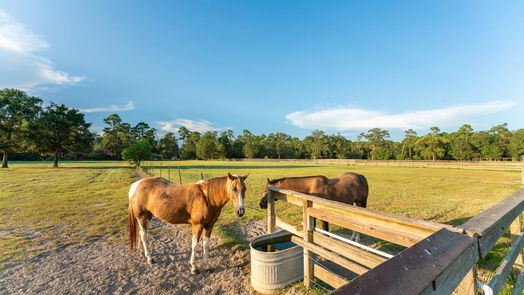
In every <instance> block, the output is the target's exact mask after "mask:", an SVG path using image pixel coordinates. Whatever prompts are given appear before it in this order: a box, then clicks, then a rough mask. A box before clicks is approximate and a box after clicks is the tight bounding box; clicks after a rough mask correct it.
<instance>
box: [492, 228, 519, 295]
mask: <svg viewBox="0 0 524 295" xmlns="http://www.w3.org/2000/svg"><path fill="white" fill-rule="evenodd" d="M523 246H524V232H521V234H520V236H519V238H518V239H517V240H516V241H515V243H513V246H512V247H511V250H510V251H509V253H508V255H506V257H504V260H502V263H501V264H500V265H499V267H497V270H496V272H495V276H494V277H493V279H491V282H489V286H490V287H491V289H492V290H493V293H494V294H498V293H499V292H500V290H502V287H503V286H504V283H505V282H506V279H507V278H508V275H509V272H510V271H511V269H512V268H513V264H514V263H515V260H516V259H517V257H518V255H519V254H520V253H521V252H522V247H523Z"/></svg>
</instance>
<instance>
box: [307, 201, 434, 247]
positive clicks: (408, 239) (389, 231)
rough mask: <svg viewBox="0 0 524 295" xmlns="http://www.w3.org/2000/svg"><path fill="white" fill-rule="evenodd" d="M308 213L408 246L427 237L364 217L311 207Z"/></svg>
mask: <svg viewBox="0 0 524 295" xmlns="http://www.w3.org/2000/svg"><path fill="white" fill-rule="evenodd" d="M308 214H309V215H311V216H313V217H315V218H318V219H321V220H325V221H327V222H330V223H333V224H336V225H339V226H342V227H345V228H349V229H352V230H356V231H358V232H361V233H364V234H367V235H370V236H373V237H376V238H379V239H382V240H385V241H388V242H392V243H395V244H399V245H402V246H406V247H409V246H412V245H414V244H416V243H417V242H419V241H420V240H422V239H424V238H425V237H426V236H418V235H417V236H415V235H412V234H410V233H406V232H403V231H398V230H395V229H394V228H387V227H382V226H378V225H376V224H371V223H369V222H366V220H363V219H353V218H348V217H342V216H339V215H335V214H333V213H329V212H326V211H323V210H319V209H315V208H309V209H308ZM428 235H429V234H428Z"/></svg>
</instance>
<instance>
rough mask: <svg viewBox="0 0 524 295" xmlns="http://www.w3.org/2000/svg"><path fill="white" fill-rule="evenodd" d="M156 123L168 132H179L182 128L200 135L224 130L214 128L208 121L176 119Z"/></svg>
mask: <svg viewBox="0 0 524 295" xmlns="http://www.w3.org/2000/svg"><path fill="white" fill-rule="evenodd" d="M156 123H157V124H158V125H160V129H162V130H164V131H166V132H178V128H180V127H182V126H183V127H186V128H187V129H189V130H191V131H198V132H200V133H203V132H207V131H218V130H221V129H223V128H219V127H216V126H214V125H213V123H211V122H209V121H206V120H189V119H176V120H173V121H157V122H156Z"/></svg>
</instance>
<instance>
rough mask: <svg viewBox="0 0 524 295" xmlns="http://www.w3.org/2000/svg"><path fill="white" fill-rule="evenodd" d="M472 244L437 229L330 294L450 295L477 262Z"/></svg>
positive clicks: (472, 241) (459, 236) (460, 236)
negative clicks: (421, 294) (422, 294)
mask: <svg viewBox="0 0 524 295" xmlns="http://www.w3.org/2000/svg"><path fill="white" fill-rule="evenodd" d="M474 241H475V240H474V238H472V237H469V236H467V235H463V234H460V233H457V232H453V231H450V230H448V229H441V230H439V231H438V232H436V233H434V234H432V235H431V236H429V237H427V238H425V239H423V240H422V241H420V242H419V243H417V244H415V245H413V246H412V247H410V248H408V249H406V250H404V251H402V252H401V253H399V254H398V255H396V256H395V257H393V258H391V259H390V260H388V261H386V262H384V263H382V264H380V265H379V266H377V267H375V268H373V269H371V270H370V271H368V272H366V273H364V274H362V275H360V276H358V277H357V278H355V279H354V280H352V281H351V282H349V283H348V284H346V285H344V286H342V287H340V288H339V289H337V290H335V291H334V292H333V293H332V294H335V295H338V294H360V295H367V294H369V295H380V294H420V293H424V294H431V293H433V294H450V293H451V292H452V291H453V290H454V289H455V288H456V287H457V286H458V284H459V283H460V281H461V280H462V278H463V277H464V276H465V275H466V274H467V272H468V271H469V270H470V269H471V268H472V267H473V265H474V263H475V261H476V260H477V259H478V256H476V253H477V252H476V248H475V244H474Z"/></svg>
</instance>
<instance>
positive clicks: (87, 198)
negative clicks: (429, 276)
mask: <svg viewBox="0 0 524 295" xmlns="http://www.w3.org/2000/svg"><path fill="white" fill-rule="evenodd" d="M145 164H146V165H148V166H149V164H148V163H145ZM168 165H169V166H170V167H171V168H170V169H169V176H170V179H171V180H172V181H174V182H178V179H179V178H178V177H179V176H178V167H179V166H180V174H181V176H182V183H188V182H192V181H196V180H198V179H200V173H202V174H203V175H204V177H205V178H210V177H217V176H224V175H226V173H227V172H231V173H234V174H247V173H250V176H249V178H248V179H247V181H246V185H247V195H246V201H245V202H246V207H247V208H246V215H245V216H244V217H243V218H238V217H236V215H235V214H234V209H233V206H231V204H227V205H226V206H225V207H224V209H223V211H222V215H221V217H220V219H219V222H218V223H217V226H216V228H215V231H214V233H217V234H218V235H220V236H221V237H222V239H223V241H224V242H225V243H232V244H238V241H239V240H240V239H239V237H238V231H237V228H238V227H239V226H241V225H245V224H248V223H249V222H252V221H254V220H259V219H263V218H264V217H265V216H266V215H265V214H266V212H265V211H263V210H261V209H259V207H258V203H259V200H260V197H261V196H262V193H263V190H264V184H265V183H266V178H279V177H285V176H305V175H318V174H322V175H326V176H327V177H334V176H336V175H337V174H339V173H342V172H346V171H351V172H356V173H360V174H363V175H365V176H366V178H367V179H368V182H369V186H370V195H369V199H368V208H371V209H375V210H379V211H384V212H389V213H394V214H400V215H405V216H409V217H412V218H417V219H424V220H431V221H436V222H442V223H448V224H453V225H458V224H462V223H464V222H465V221H466V220H467V219H469V218H471V217H472V216H474V215H476V214H478V213H480V212H481V211H483V210H485V209H487V208H489V207H490V206H492V205H493V204H495V203H497V202H498V201H500V200H502V199H504V198H505V197H507V196H509V195H511V194H512V193H514V192H516V191H517V190H518V189H519V188H520V186H521V184H520V172H517V171H489V170H462V169H435V168H410V167H370V166H351V165H336V164H334V165H327V164H313V163H305V164H301V163H278V162H269V163H267V162H247V161H242V162H229V161H176V162H162V163H160V162H153V164H152V165H150V166H151V167H148V168H146V169H145V171H146V172H149V173H154V175H156V176H159V175H160V173H162V176H163V177H165V178H167V177H168V168H167V167H166V166H168ZM50 166H51V163H41V162H12V163H10V168H8V169H0V271H1V270H2V269H3V268H5V267H7V266H8V265H9V264H11V263H15V262H19V261H25V260H28V259H31V258H34V257H36V256H38V255H41V254H44V253H47V252H52V251H56V250H57V249H61V248H64V247H75V246H81V245H83V244H86V243H92V242H96V241H109V242H113V243H122V244H124V243H125V241H126V240H127V200H128V198H127V191H128V189H129V184H130V183H132V182H133V181H134V180H136V179H137V177H138V176H137V175H136V173H135V171H134V170H133V169H132V167H130V166H129V165H128V164H127V163H125V162H118V161H107V162H63V163H61V168H58V169H53V168H50ZM160 171H161V172H160ZM286 205H287V204H282V203H281V202H277V216H279V217H281V218H283V219H287V220H289V221H291V222H295V223H298V222H299V220H301V218H302V217H301V215H300V210H298V209H297V208H294V207H292V206H291V205H287V206H286ZM363 241H364V242H365V243H368V244H371V245H373V246H375V247H378V248H383V249H385V250H386V251H387V250H390V251H397V250H400V249H398V248H395V247H392V246H391V245H387V244H385V243H382V244H381V243H378V244H377V243H375V242H376V241H374V240H373V239H369V238H368V239H366V238H364V239H363ZM504 243H505V242H504V240H502V241H501V242H500V243H499V244H500V245H498V246H497V247H495V248H496V249H495V251H494V252H493V255H491V256H488V259H487V260H486V261H483V262H482V263H481V265H480V266H481V270H480V273H481V276H482V274H484V275H485V276H486V277H487V276H489V274H490V273H491V272H492V270H494V268H496V266H497V264H498V263H499V262H500V260H501V258H502V257H503V256H504V255H505V254H504V250H505V249H504ZM238 246H240V247H245V245H238ZM211 251H213V250H211Z"/></svg>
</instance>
